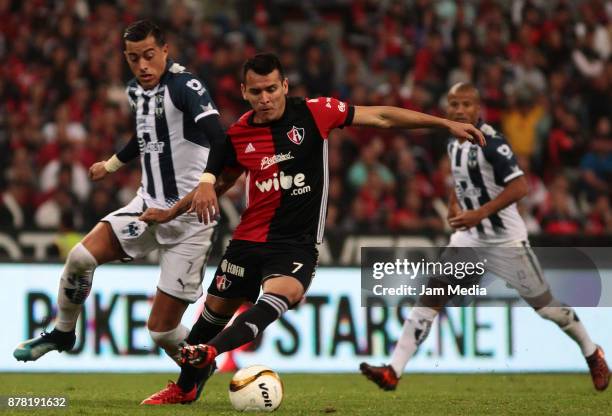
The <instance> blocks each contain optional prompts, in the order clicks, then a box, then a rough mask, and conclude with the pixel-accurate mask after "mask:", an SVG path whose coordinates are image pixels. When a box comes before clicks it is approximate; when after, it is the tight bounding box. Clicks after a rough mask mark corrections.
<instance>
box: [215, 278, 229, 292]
mask: <svg viewBox="0 0 612 416" xmlns="http://www.w3.org/2000/svg"><path fill="white" fill-rule="evenodd" d="M215 280H216V284H217V290H218V291H219V292H224V291H226V290H227V289H228V288H229V287H230V286H231V285H232V281H231V280H229V279H228V278H227V277H225V274H220V275H217V276H216V277H215Z"/></svg>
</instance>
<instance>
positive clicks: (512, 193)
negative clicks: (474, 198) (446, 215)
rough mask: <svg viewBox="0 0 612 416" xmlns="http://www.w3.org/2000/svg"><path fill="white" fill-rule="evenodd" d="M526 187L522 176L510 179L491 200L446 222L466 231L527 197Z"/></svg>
mask: <svg viewBox="0 0 612 416" xmlns="http://www.w3.org/2000/svg"><path fill="white" fill-rule="evenodd" d="M527 192H528V186H527V181H526V180H525V177H524V176H519V177H518V178H515V179H512V180H511V181H510V182H508V184H507V185H506V187H505V188H504V190H503V191H502V192H501V193H500V194H499V195H498V196H497V197H496V198H494V199H493V200H491V201H489V202H487V203H486V204H484V205H483V206H481V207H480V208H478V209H475V210H466V211H462V212H461V213H460V214H459V215H456V216H454V217H453V218H450V219H449V220H448V222H449V224H450V225H451V227H453V228H458V229H468V228H472V227H474V226H476V225H478V224H479V223H480V222H481V221H482V220H483V219H485V218H487V217H488V216H490V215H492V214H495V213H496V212H498V211H500V210H502V209H504V208H506V207H507V206H508V205H510V204H513V203H515V202H517V201H518V200H520V199H521V198H523V197H524V196H525V195H527Z"/></svg>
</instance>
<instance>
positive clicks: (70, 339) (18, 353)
mask: <svg viewBox="0 0 612 416" xmlns="http://www.w3.org/2000/svg"><path fill="white" fill-rule="evenodd" d="M75 342H76V335H75V333H74V331H72V332H61V331H58V330H57V329H54V330H53V331H51V332H46V331H44V332H41V334H40V336H38V337H36V338H32V339H29V340H27V341H23V342H22V343H21V344H19V345H17V347H16V348H15V351H13V357H15V358H16V359H17V361H36V360H38V359H39V358H40V357H42V356H43V355H45V354H46V353H48V352H50V351H59V352H63V351H70V350H71V349H72V348H73V347H74V344H75Z"/></svg>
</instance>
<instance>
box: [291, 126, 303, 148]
mask: <svg viewBox="0 0 612 416" xmlns="http://www.w3.org/2000/svg"><path fill="white" fill-rule="evenodd" d="M287 137H288V138H289V140H291V141H292V142H293V143H295V144H302V141H303V140H304V128H303V127H295V126H293V127H291V130H289V131H288V132H287Z"/></svg>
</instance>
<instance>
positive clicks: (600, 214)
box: [584, 195, 612, 235]
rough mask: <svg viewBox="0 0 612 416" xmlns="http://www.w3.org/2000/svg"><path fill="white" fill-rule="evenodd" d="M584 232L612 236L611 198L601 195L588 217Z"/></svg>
mask: <svg viewBox="0 0 612 416" xmlns="http://www.w3.org/2000/svg"><path fill="white" fill-rule="evenodd" d="M584 231H585V232H586V233H587V234H591V235H603V234H612V208H611V207H610V196H608V195H599V196H598V197H597V199H596V200H595V202H594V203H593V206H592V208H591V210H590V212H589V213H588V214H587V217H586V224H585V227H584Z"/></svg>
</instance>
